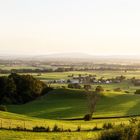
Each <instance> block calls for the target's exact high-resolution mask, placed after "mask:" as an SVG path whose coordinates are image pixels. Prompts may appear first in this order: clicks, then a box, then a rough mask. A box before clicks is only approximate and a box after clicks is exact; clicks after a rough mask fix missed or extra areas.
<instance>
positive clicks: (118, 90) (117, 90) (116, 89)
mask: <svg viewBox="0 0 140 140" xmlns="http://www.w3.org/2000/svg"><path fill="white" fill-rule="evenodd" d="M114 91H116V92H121V91H122V90H121V88H115V89H114Z"/></svg>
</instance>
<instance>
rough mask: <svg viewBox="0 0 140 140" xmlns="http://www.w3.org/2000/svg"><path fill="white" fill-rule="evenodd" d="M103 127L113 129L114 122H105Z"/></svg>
mask: <svg viewBox="0 0 140 140" xmlns="http://www.w3.org/2000/svg"><path fill="white" fill-rule="evenodd" d="M103 128H104V129H112V128H113V124H112V123H104V124H103Z"/></svg>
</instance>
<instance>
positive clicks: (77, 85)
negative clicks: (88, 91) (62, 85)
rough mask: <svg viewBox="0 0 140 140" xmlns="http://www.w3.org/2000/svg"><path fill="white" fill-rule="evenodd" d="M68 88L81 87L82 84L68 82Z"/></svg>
mask: <svg viewBox="0 0 140 140" xmlns="http://www.w3.org/2000/svg"><path fill="white" fill-rule="evenodd" d="M68 88H75V89H81V86H80V85H79V84H77V83H75V84H68Z"/></svg>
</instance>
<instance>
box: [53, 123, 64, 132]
mask: <svg viewBox="0 0 140 140" xmlns="http://www.w3.org/2000/svg"><path fill="white" fill-rule="evenodd" d="M52 131H53V132H62V129H61V128H59V127H58V126H57V125H56V124H55V125H54V127H53V130H52Z"/></svg>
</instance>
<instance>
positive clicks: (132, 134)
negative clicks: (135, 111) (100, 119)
mask: <svg viewBox="0 0 140 140" xmlns="http://www.w3.org/2000/svg"><path fill="white" fill-rule="evenodd" d="M139 133H140V130H138V129H135V128H134V127H131V126H127V127H124V128H123V127H117V128H115V129H113V130H106V131H103V132H102V133H101V135H100V136H99V139H98V140H139V139H140V134H139Z"/></svg>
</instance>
